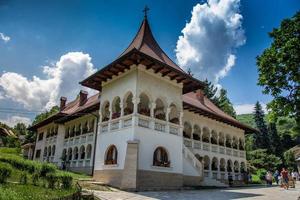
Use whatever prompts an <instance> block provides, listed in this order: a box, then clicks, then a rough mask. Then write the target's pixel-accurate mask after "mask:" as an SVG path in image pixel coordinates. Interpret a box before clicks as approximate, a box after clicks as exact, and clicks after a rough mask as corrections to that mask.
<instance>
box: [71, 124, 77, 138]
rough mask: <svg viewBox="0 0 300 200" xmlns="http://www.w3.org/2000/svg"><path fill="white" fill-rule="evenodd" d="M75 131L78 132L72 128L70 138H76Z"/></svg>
mask: <svg viewBox="0 0 300 200" xmlns="http://www.w3.org/2000/svg"><path fill="white" fill-rule="evenodd" d="M75 131H76V128H75V126H72V129H71V133H70V137H74V135H75Z"/></svg>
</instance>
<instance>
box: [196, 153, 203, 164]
mask: <svg viewBox="0 0 300 200" xmlns="http://www.w3.org/2000/svg"><path fill="white" fill-rule="evenodd" d="M195 157H196V158H197V159H198V160H199V161H200V162H202V160H203V158H202V157H201V156H200V155H199V154H197V153H196V154H195Z"/></svg>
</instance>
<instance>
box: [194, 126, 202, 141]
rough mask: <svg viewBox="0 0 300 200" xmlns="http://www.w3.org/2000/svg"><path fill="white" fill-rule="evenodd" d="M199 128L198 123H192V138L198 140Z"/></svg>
mask: <svg viewBox="0 0 300 200" xmlns="http://www.w3.org/2000/svg"><path fill="white" fill-rule="evenodd" d="M200 136H201V129H200V127H199V126H198V125H194V133H193V139H194V140H199V141H200Z"/></svg>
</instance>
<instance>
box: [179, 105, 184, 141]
mask: <svg viewBox="0 0 300 200" xmlns="http://www.w3.org/2000/svg"><path fill="white" fill-rule="evenodd" d="M179 124H180V129H179V136H182V133H183V111H181V112H180V114H179Z"/></svg>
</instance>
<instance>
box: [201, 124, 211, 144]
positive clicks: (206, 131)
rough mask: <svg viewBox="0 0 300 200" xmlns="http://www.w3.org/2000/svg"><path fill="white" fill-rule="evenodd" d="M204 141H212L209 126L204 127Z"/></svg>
mask: <svg viewBox="0 0 300 200" xmlns="http://www.w3.org/2000/svg"><path fill="white" fill-rule="evenodd" d="M202 141H203V142H207V143H209V142H210V134H209V129H208V128H207V127H204V128H203V134H202Z"/></svg>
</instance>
